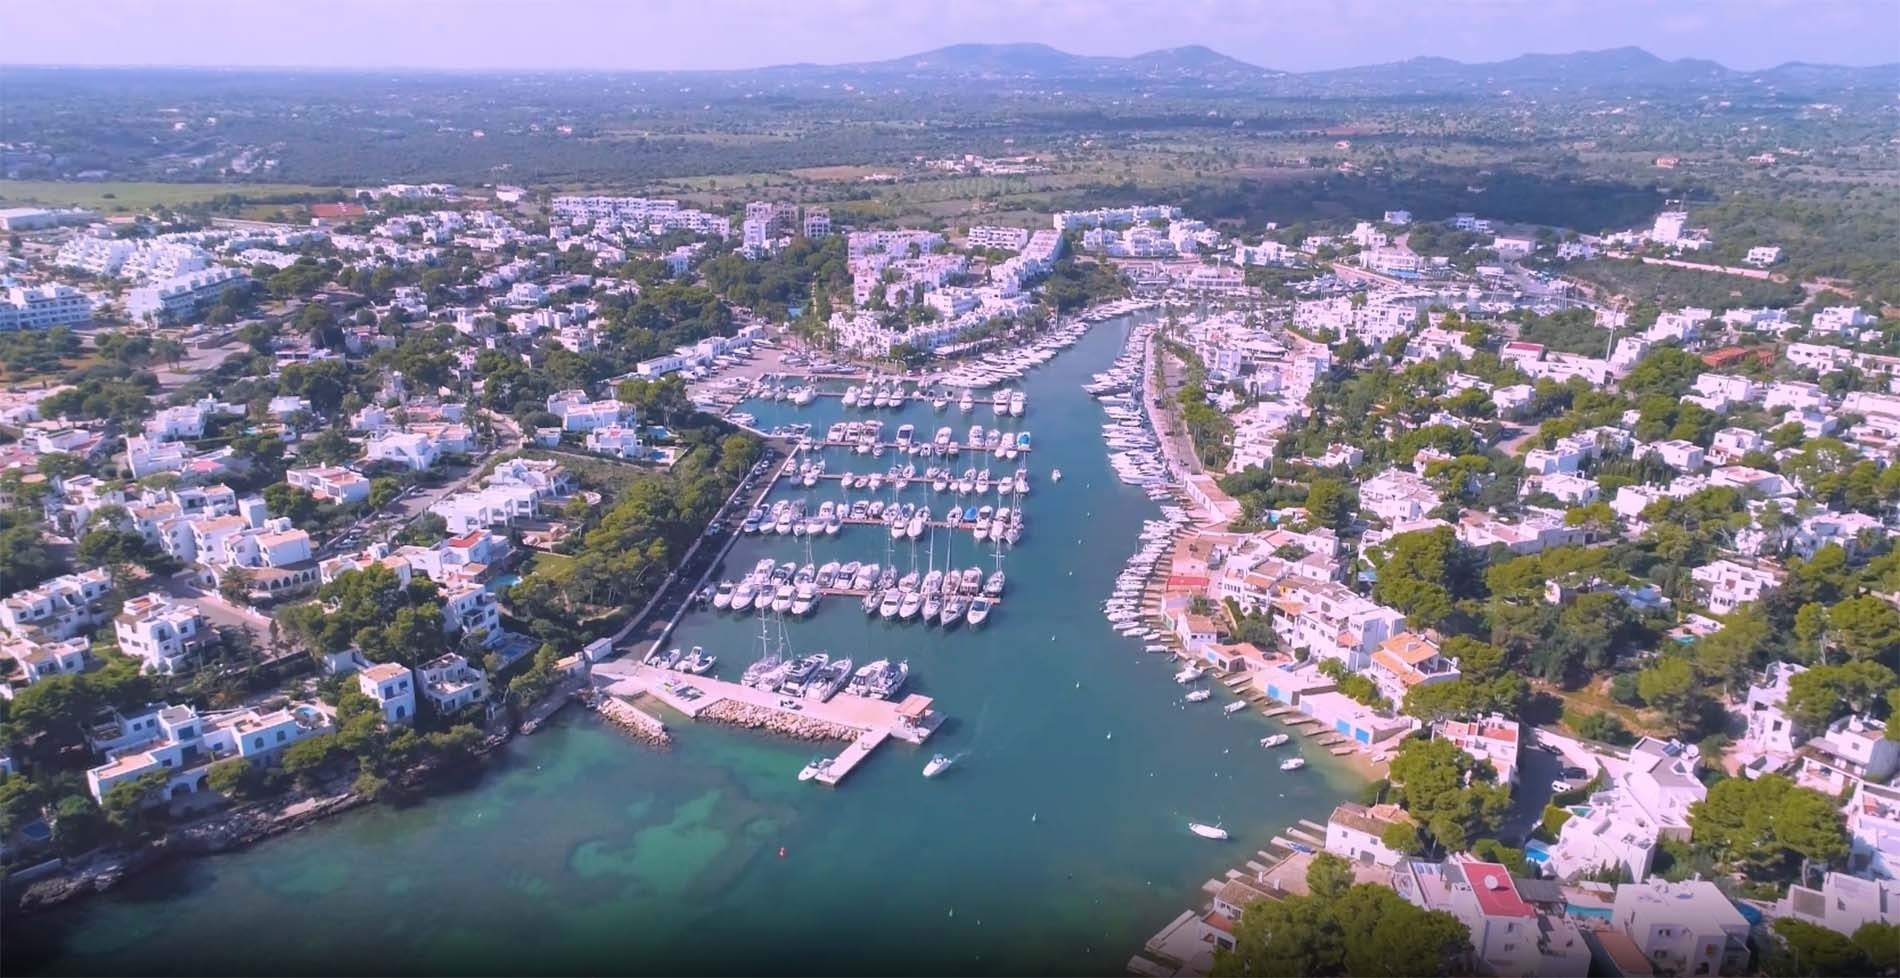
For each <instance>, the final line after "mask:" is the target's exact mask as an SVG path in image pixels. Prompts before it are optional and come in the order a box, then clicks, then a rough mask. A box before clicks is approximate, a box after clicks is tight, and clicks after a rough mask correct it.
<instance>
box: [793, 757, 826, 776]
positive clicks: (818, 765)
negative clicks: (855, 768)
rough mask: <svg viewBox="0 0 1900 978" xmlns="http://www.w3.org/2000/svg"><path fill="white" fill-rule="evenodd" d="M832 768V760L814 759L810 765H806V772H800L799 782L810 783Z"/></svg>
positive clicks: (824, 758)
mask: <svg viewBox="0 0 1900 978" xmlns="http://www.w3.org/2000/svg"><path fill="white" fill-rule="evenodd" d="M830 767H831V758H829V757H814V758H812V760H811V763H810V764H807V765H805V768H804V770H802V771H799V772H798V780H800V781H810V780H811V779H813V778H815V777H817V776H819V775H820V774H823V773H825V771H827V770H829V769H830Z"/></svg>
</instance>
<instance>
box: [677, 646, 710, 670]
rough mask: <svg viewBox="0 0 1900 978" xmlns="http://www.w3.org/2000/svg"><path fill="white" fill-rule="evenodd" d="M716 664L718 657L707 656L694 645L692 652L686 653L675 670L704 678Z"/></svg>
mask: <svg viewBox="0 0 1900 978" xmlns="http://www.w3.org/2000/svg"><path fill="white" fill-rule="evenodd" d="M718 664H719V657H718V656H716V655H707V654H706V650H705V649H702V648H700V647H699V646H697V645H695V646H693V651H692V652H690V653H688V654H687V656H686V658H684V659H682V660H680V662H679V664H678V665H677V666H675V668H677V669H678V670H679V671H681V672H684V673H690V674H691V675H695V676H704V675H705V674H707V673H709V672H711V671H712V670H713V666H716V665H718Z"/></svg>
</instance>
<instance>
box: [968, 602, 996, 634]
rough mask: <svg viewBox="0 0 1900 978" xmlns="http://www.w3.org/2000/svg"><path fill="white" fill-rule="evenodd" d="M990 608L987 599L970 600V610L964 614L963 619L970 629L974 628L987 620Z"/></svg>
mask: <svg viewBox="0 0 1900 978" xmlns="http://www.w3.org/2000/svg"><path fill="white" fill-rule="evenodd" d="M991 607H992V605H991V604H990V600H989V599H988V598H981V597H978V598H971V599H970V610H969V611H968V612H967V613H965V614H964V619H965V620H966V621H968V622H969V623H970V627H971V628H975V627H977V626H978V625H981V624H983V623H984V622H985V621H988V620H989V617H990V608H991Z"/></svg>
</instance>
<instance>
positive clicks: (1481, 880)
mask: <svg viewBox="0 0 1900 978" xmlns="http://www.w3.org/2000/svg"><path fill="white" fill-rule="evenodd" d="M1463 869H1464V871H1465V879H1466V880H1469V881H1470V882H1471V892H1472V893H1473V894H1474V895H1475V896H1476V897H1477V898H1478V909H1479V910H1482V911H1484V915H1485V916H1487V917H1534V916H1536V915H1537V912H1536V911H1535V910H1532V909H1531V905H1530V904H1528V903H1525V902H1524V898H1523V897H1521V896H1518V895H1517V883H1515V882H1514V881H1512V879H1511V874H1510V872H1509V871H1508V870H1506V869H1505V868H1504V867H1503V866H1500V865H1498V864H1497V863H1465V864H1464V866H1463Z"/></svg>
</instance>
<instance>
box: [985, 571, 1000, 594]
mask: <svg viewBox="0 0 1900 978" xmlns="http://www.w3.org/2000/svg"><path fill="white" fill-rule="evenodd" d="M1004 581H1005V578H1004V577H1003V572H1002V571H1000V570H999V571H997V572H996V573H994V574H991V575H990V576H989V579H988V580H986V581H984V582H983V596H984V597H986V598H1000V597H1002V596H1003V584H1004Z"/></svg>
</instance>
